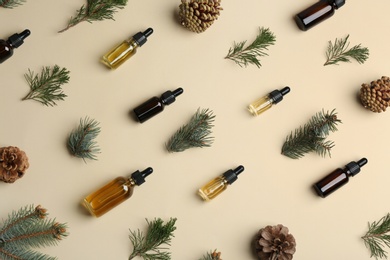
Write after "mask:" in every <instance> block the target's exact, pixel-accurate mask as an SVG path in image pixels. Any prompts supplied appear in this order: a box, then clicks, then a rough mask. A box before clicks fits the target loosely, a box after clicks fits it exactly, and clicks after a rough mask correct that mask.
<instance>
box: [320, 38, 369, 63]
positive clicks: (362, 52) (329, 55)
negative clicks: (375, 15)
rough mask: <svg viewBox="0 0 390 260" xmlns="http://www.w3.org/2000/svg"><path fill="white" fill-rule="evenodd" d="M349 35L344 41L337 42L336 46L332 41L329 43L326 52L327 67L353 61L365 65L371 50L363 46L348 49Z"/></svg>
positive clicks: (338, 40)
mask: <svg viewBox="0 0 390 260" xmlns="http://www.w3.org/2000/svg"><path fill="white" fill-rule="evenodd" d="M348 38H349V35H347V37H345V38H344V39H337V38H336V40H335V42H334V44H332V42H331V41H329V42H328V48H327V50H326V62H325V64H324V66H326V65H338V64H337V63H339V62H351V59H354V60H356V61H357V62H358V63H359V64H363V63H364V62H365V61H366V60H367V59H368V56H369V54H370V53H369V50H368V48H366V47H361V45H360V44H359V45H355V46H353V47H352V48H350V49H348V47H349V42H348Z"/></svg>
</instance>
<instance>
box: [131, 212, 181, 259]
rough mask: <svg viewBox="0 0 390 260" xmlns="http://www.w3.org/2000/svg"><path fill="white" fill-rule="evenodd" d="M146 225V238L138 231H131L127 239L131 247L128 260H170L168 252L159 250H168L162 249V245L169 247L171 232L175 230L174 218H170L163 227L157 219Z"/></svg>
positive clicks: (161, 222)
mask: <svg viewBox="0 0 390 260" xmlns="http://www.w3.org/2000/svg"><path fill="white" fill-rule="evenodd" d="M146 222H147V223H148V231H147V234H146V236H145V235H144V234H143V233H142V232H141V231H140V230H137V231H131V230H130V235H129V239H130V241H131V243H132V245H133V252H132V253H131V255H130V257H129V260H131V259H133V258H134V257H136V256H139V257H142V258H143V259H144V260H169V259H171V253H170V252H164V251H161V250H167V249H168V248H166V247H162V246H163V245H167V246H170V245H171V244H170V243H171V240H172V237H174V235H173V231H175V230H176V227H175V223H176V218H171V219H170V220H169V221H168V223H166V224H165V225H164V224H163V223H164V222H163V221H162V220H161V219H160V218H158V219H154V220H153V221H151V222H149V221H148V220H146Z"/></svg>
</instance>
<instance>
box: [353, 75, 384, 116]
mask: <svg viewBox="0 0 390 260" xmlns="http://www.w3.org/2000/svg"><path fill="white" fill-rule="evenodd" d="M360 101H361V102H362V104H363V106H364V107H365V108H367V109H369V110H371V111H372V112H376V113H380V112H384V111H386V108H387V107H388V106H390V78H389V77H386V76H383V77H382V78H380V79H378V80H375V81H371V83H370V84H366V83H363V84H362V87H361V88H360Z"/></svg>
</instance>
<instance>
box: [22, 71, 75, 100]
mask: <svg viewBox="0 0 390 260" xmlns="http://www.w3.org/2000/svg"><path fill="white" fill-rule="evenodd" d="M24 77H25V79H26V81H27V83H28V84H29V85H30V93H28V94H27V96H25V97H24V98H23V99H22V100H28V99H32V100H35V101H38V102H40V103H42V104H43V105H45V106H54V105H57V104H56V101H57V100H64V98H65V97H67V96H66V95H65V94H64V93H63V91H62V89H61V86H62V85H63V84H66V83H68V82H69V71H68V70H67V69H66V68H62V69H61V68H60V67H59V66H58V65H55V66H54V67H53V68H50V67H49V66H46V67H43V69H42V72H41V74H36V75H34V72H32V71H31V70H30V69H29V70H28V74H25V75H24Z"/></svg>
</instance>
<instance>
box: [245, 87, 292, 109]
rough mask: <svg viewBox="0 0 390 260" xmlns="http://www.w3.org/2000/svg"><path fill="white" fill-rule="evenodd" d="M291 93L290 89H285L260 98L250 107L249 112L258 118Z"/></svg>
mask: <svg viewBox="0 0 390 260" xmlns="http://www.w3.org/2000/svg"><path fill="white" fill-rule="evenodd" d="M289 92H290V88H289V87H284V88H282V89H281V90H277V89H276V90H274V91H272V92H270V93H269V94H268V95H266V96H264V97H262V98H259V99H257V100H255V101H254V102H252V103H251V104H250V105H249V106H248V110H249V112H251V114H252V115H254V116H258V115H260V114H261V113H263V112H264V111H267V110H268V109H270V108H271V107H272V106H273V105H276V104H277V103H279V102H280V101H282V100H283V96H284V95H286V94H287V93H289Z"/></svg>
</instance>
